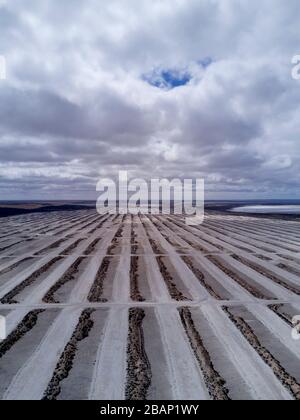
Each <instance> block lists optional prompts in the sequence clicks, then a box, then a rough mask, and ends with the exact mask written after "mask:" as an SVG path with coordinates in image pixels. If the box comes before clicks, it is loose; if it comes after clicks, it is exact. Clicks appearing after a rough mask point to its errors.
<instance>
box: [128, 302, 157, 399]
mask: <svg viewBox="0 0 300 420" xmlns="http://www.w3.org/2000/svg"><path fill="white" fill-rule="evenodd" d="M144 318H145V311H144V310H143V309H140V308H131V309H130V310H129V333H128V345H127V383H126V390H125V394H126V400H135V401H137V400H146V399H147V392H148V390H149V388H150V385H151V380H152V372H151V365H150V361H149V359H148V356H147V353H146V350H145V340H144V332H143V327H142V323H143V319H144Z"/></svg>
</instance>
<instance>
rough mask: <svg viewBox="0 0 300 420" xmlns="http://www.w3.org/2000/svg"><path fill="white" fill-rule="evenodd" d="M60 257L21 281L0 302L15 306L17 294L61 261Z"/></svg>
mask: <svg viewBox="0 0 300 420" xmlns="http://www.w3.org/2000/svg"><path fill="white" fill-rule="evenodd" d="M62 259H63V258H62V257H55V258H53V260H51V261H49V262H48V263H47V264H45V265H43V266H42V267H41V268H39V269H38V270H36V271H35V272H34V273H32V274H31V275H30V276H29V277H28V278H27V279H25V280H24V281H22V283H20V284H19V285H18V286H16V287H15V288H14V289H13V290H11V291H10V292H9V293H7V294H6V295H5V296H3V298H1V300H0V302H1V303H2V304H3V305H5V304H15V303H18V302H17V301H15V300H14V297H16V296H17V295H18V294H19V293H21V292H22V291H23V290H24V289H26V287H28V286H30V285H31V284H33V283H34V282H35V281H36V280H37V279H38V278H39V277H40V276H41V275H42V274H43V273H45V272H46V271H48V270H49V268H51V267H52V266H53V265H54V264H56V263H57V262H58V261H61V260H62Z"/></svg>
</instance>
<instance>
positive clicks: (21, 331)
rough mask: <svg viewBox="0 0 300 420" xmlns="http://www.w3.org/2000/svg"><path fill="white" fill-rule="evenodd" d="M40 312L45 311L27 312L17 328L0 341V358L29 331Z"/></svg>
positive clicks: (35, 322)
mask: <svg viewBox="0 0 300 420" xmlns="http://www.w3.org/2000/svg"><path fill="white" fill-rule="evenodd" d="M42 312H45V310H43V309H39V310H36V311H32V312H29V313H28V314H27V315H26V316H25V317H24V318H23V320H22V321H21V322H20V324H19V325H18V326H17V328H16V329H15V330H14V331H13V332H12V333H11V334H9V336H8V337H7V338H6V339H5V340H3V341H1V342H0V359H1V357H3V356H4V355H5V354H6V353H7V352H8V351H9V350H10V349H11V348H12V347H13V346H14V345H15V344H16V343H17V342H18V341H19V340H21V338H22V337H24V336H25V335H26V334H27V333H28V332H29V331H31V330H32V329H33V327H35V325H36V324H37V321H38V316H39V314H41V313H42Z"/></svg>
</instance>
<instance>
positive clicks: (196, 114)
mask: <svg viewBox="0 0 300 420" xmlns="http://www.w3.org/2000/svg"><path fill="white" fill-rule="evenodd" d="M299 12H300V4H299V2H298V0H290V1H289V2H288V3H286V2H282V1H281V0H260V1H259V2H258V1H256V0H255V1H252V2H251V3H249V2H243V3H242V2H240V1H238V0H222V1H216V0H203V1H201V2H199V1H198V0H190V1H183V0H164V1H163V2H162V1H160V0H153V1H151V2H149V1H148V0H111V1H110V2H105V3H103V2H102V3H101V4H100V3H99V1H97V0H87V1H85V2H84V5H83V3H82V2H81V1H79V0H69V1H68V2H61V1H59V0H51V1H50V0H45V1H43V2H40V1H38V0H26V1H25V0H14V2H7V3H6V5H4V6H3V7H2V8H0V54H3V55H4V56H5V57H6V60H7V67H8V74H9V77H8V79H7V80H6V81H0V120H1V126H0V162H1V167H0V192H1V193H2V197H3V198H10V197H11V196H14V197H15V198H16V197H18V195H19V196H20V197H21V196H22V194H23V193H24V188H21V187H20V190H18V188H19V187H18V185H20V186H22V187H23V186H24V183H25V184H26V186H27V187H28V189H29V190H30V188H31V190H32V194H33V195H35V197H37V198H38V197H39V192H41V194H42V191H43V189H46V190H47V194H50V193H51V191H52V193H53V195H55V194H56V192H57V191H58V190H59V191H61V190H62V189H63V188H65V191H66V192H65V194H66V198H67V196H68V189H71V188H74V182H76V183H77V184H76V185H77V186H76V189H77V190H78V191H80V193H81V194H86V196H87V197H90V196H91V194H92V193H93V189H94V187H93V185H94V184H93V182H94V183H96V179H97V176H98V174H99V173H101V174H102V175H104V174H105V175H108V176H111V175H114V174H115V173H116V171H118V170H119V169H130V170H132V171H133V172H134V173H135V175H137V176H144V177H150V176H151V175H152V174H153V173H155V174H156V175H159V174H161V175H162V176H168V175H169V176H179V175H180V176H188V177H190V176H199V175H200V176H205V177H206V178H207V181H208V186H209V188H211V189H212V190H213V191H219V192H222V191H230V190H231V191H236V190H237V191H239V190H240V191H241V193H242V192H244V191H246V192H247V193H251V191H252V192H254V193H255V192H256V191H257V190H262V191H267V192H268V194H271V195H273V196H274V197H275V196H276V195H278V194H279V193H280V194H290V195H292V196H293V197H295V196H296V195H297V194H298V195H299V189H298V185H297V181H298V173H299V159H300V156H299V155H300V147H299V134H300V122H299V121H300V120H299V107H300V83H299V82H297V81H295V80H293V79H292V77H291V57H292V56H293V55H295V54H297V53H300V51H298V50H297V49H298V48H299V45H298V16H299ZM207 59H212V63H211V64H210V65H209V66H207V67H206V68H205V67H203V66H201V65H199V64H197V63H200V62H201V61H203V60H207ZM162 70H173V71H174V70H176V71H178V72H179V73H180V72H188V73H189V74H190V75H191V76H192V79H191V80H190V81H189V83H187V84H186V85H185V86H181V87H179V88H176V89H172V90H168V91H166V90H164V89H159V88H157V87H154V86H151V85H150V84H149V83H147V82H146V81H145V80H143V75H145V74H155V72H157V71H162ZM62 174H64V175H62ZM12 179H13V181H14V184H13V185H12V184H11V183H10V182H11V180H12ZM62 179H63V184H62ZM10 191H11V193H10ZM18 191H19V193H18ZM84 191H85V192H84ZM80 198H82V197H80ZM83 198H84V197H83Z"/></svg>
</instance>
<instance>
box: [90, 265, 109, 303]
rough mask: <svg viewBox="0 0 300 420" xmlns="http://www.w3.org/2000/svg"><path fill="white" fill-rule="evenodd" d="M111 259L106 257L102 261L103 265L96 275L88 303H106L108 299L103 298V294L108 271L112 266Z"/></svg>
mask: <svg viewBox="0 0 300 420" xmlns="http://www.w3.org/2000/svg"><path fill="white" fill-rule="evenodd" d="M111 261H112V259H111V257H105V258H104V259H103V261H102V264H101V266H100V268H99V270H98V272H97V274H96V277H95V280H94V283H93V286H92V287H91V290H90V292H89V295H88V301H89V302H91V303H99V302H100V303H105V302H107V299H104V298H102V294H103V284H104V281H105V278H106V275H107V272H108V269H109V267H110V264H111Z"/></svg>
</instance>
